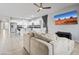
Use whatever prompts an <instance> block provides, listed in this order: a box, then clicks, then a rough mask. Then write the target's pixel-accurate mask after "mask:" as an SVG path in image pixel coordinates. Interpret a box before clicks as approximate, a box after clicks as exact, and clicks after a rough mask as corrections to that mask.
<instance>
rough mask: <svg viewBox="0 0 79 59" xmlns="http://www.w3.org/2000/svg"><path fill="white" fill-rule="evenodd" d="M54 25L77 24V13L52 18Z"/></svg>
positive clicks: (71, 12) (67, 13)
mask: <svg viewBox="0 0 79 59" xmlns="http://www.w3.org/2000/svg"><path fill="white" fill-rule="evenodd" d="M54 19H55V25H66V24H78V21H77V11H76V10H74V11H70V12H66V13H63V14H58V15H55V16H54Z"/></svg>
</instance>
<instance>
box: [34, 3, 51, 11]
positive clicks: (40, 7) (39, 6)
mask: <svg viewBox="0 0 79 59" xmlns="http://www.w3.org/2000/svg"><path fill="white" fill-rule="evenodd" d="M34 5H35V6H37V7H38V8H39V9H38V10H37V12H39V11H40V10H42V9H50V8H51V7H44V6H43V5H42V3H40V5H38V4H36V3H34Z"/></svg>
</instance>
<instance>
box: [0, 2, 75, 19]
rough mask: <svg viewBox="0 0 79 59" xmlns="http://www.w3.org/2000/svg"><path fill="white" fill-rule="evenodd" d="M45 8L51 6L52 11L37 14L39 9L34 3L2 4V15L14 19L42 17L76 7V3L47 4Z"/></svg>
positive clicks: (0, 6) (0, 12)
mask: <svg viewBox="0 0 79 59" xmlns="http://www.w3.org/2000/svg"><path fill="white" fill-rule="evenodd" d="M43 5H44V6H51V7H52V8H51V9H48V10H41V11H40V12H36V11H37V10H38V8H37V7H36V6H35V5H33V4H32V3H0V15H2V16H13V17H25V18H29V17H32V16H36V17H37V16H41V15H44V14H48V13H53V12H55V11H57V10H59V9H62V8H64V7H67V6H70V5H74V3H70V4H69V3H45V4H43Z"/></svg>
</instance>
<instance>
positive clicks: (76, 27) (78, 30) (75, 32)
mask: <svg viewBox="0 0 79 59" xmlns="http://www.w3.org/2000/svg"><path fill="white" fill-rule="evenodd" d="M72 10H77V12H78V24H72V25H55V20H54V17H53V16H54V15H57V14H61V13H64V12H68V11H72ZM57 31H64V32H71V33H72V39H73V40H75V41H79V5H74V6H70V7H67V8H64V9H62V10H59V11H57V12H55V13H52V14H49V15H48V32H49V33H55V32H57Z"/></svg>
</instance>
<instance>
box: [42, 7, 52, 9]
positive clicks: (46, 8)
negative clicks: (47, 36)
mask: <svg viewBox="0 0 79 59" xmlns="http://www.w3.org/2000/svg"><path fill="white" fill-rule="evenodd" d="M50 8H51V7H43V9H50Z"/></svg>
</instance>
